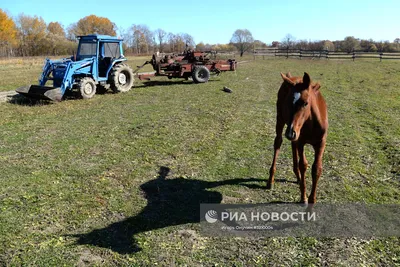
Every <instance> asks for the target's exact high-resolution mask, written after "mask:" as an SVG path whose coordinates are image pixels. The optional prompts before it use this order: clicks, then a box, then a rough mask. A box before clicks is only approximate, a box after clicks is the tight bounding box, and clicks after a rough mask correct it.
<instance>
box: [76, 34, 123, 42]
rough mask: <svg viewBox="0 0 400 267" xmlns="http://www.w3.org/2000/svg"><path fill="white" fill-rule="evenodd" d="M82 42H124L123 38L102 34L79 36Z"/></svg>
mask: <svg viewBox="0 0 400 267" xmlns="http://www.w3.org/2000/svg"><path fill="white" fill-rule="evenodd" d="M78 39H80V40H88V39H90V40H93V41H94V40H96V41H97V40H107V41H122V39H121V38H118V37H115V36H110V35H100V34H89V35H81V36H78Z"/></svg>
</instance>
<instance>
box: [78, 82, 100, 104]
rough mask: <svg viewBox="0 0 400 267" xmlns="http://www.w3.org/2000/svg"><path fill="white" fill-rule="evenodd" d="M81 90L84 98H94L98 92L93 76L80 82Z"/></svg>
mask: <svg viewBox="0 0 400 267" xmlns="http://www.w3.org/2000/svg"><path fill="white" fill-rule="evenodd" d="M79 92H80V94H81V96H82V98H83V99H89V98H92V97H93V96H94V95H95V94H96V83H95V82H94V80H93V79H92V78H89V77H85V78H83V79H82V80H81V81H80V82H79Z"/></svg>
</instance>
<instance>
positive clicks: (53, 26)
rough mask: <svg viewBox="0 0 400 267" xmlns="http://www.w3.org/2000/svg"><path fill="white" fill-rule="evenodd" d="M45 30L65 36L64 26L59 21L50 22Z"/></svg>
mask: <svg viewBox="0 0 400 267" xmlns="http://www.w3.org/2000/svg"><path fill="white" fill-rule="evenodd" d="M47 31H48V33H51V34H54V35H58V36H61V37H65V30H64V27H63V26H62V25H61V23H59V22H50V23H49V25H47Z"/></svg>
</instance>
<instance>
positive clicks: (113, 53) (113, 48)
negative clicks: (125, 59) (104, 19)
mask: <svg viewBox="0 0 400 267" xmlns="http://www.w3.org/2000/svg"><path fill="white" fill-rule="evenodd" d="M100 47H101V50H100V51H101V56H102V57H109V58H119V57H120V56H121V53H120V50H119V43H100Z"/></svg>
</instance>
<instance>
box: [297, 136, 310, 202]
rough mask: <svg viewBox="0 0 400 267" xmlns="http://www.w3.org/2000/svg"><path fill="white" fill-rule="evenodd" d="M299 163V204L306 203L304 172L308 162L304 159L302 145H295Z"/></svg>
mask: <svg viewBox="0 0 400 267" xmlns="http://www.w3.org/2000/svg"><path fill="white" fill-rule="evenodd" d="M297 149H298V153H299V157H300V161H299V170H300V202H301V203H307V195H306V171H307V166H308V162H307V159H306V155H305V154H304V144H298V145H297Z"/></svg>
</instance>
